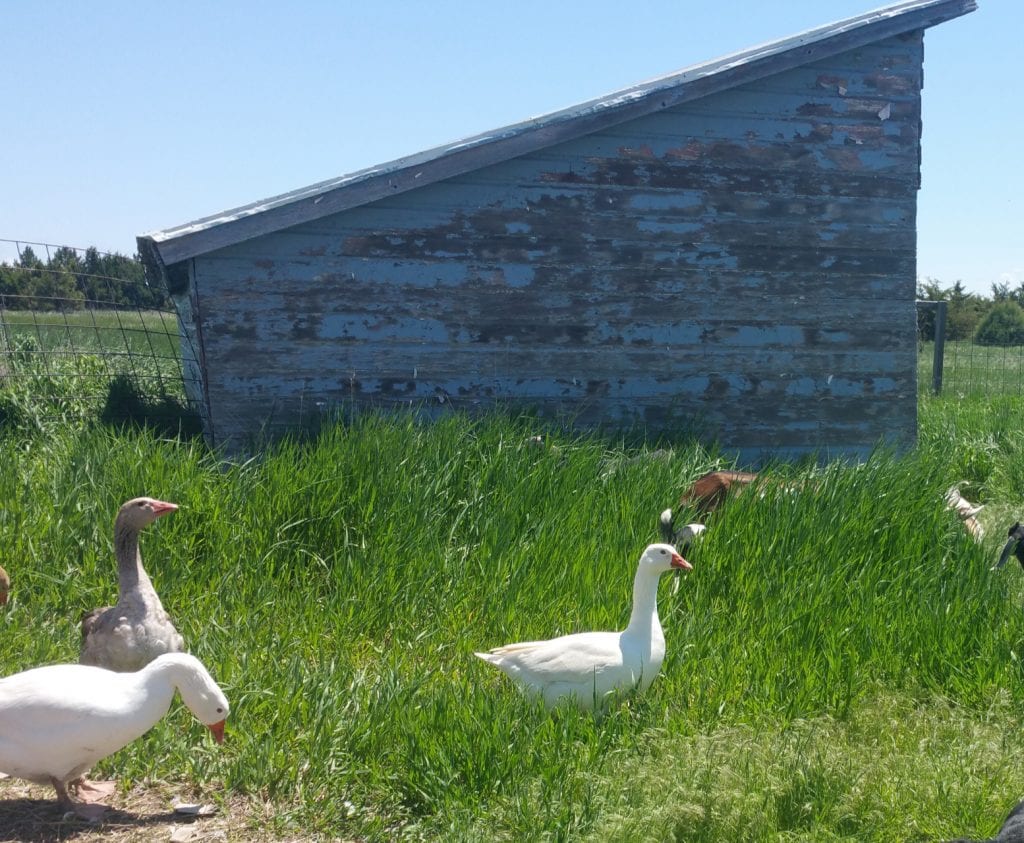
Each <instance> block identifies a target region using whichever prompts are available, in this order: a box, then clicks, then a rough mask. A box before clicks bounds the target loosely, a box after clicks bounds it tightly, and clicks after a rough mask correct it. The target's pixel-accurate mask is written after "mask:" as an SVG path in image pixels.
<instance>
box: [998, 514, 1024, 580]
mask: <svg viewBox="0 0 1024 843" xmlns="http://www.w3.org/2000/svg"><path fill="white" fill-rule="evenodd" d="M1007 535H1008V536H1009V538H1008V539H1007V541H1006V544H1005V545H1003V552H1002V553H1001V554H999V561H998V562H996V564H995V565H993V566H992V570H993V571H994V570H996V569H997V568H1002V567H1003V565H1005V564H1006V561H1007V560H1008V559H1009V558H1010V554H1011V553H1012V554H1013V555H1014V556H1016V557H1017V561H1018V562H1020V566H1021V567H1022V568H1024V527H1022V526H1021V524H1020V521H1018V522H1017V523H1016V524H1014V525H1013V526H1012V527H1010V529H1009V530H1008V531H1007Z"/></svg>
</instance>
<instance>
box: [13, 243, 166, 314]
mask: <svg viewBox="0 0 1024 843" xmlns="http://www.w3.org/2000/svg"><path fill="white" fill-rule="evenodd" d="M0 306H2V307H7V308H10V309H12V310H15V309H18V310H83V309H85V308H87V307H88V308H93V309H114V308H122V309H125V308H127V309H136V308H138V309H141V310H152V309H165V308H169V307H170V306H171V302H170V299H169V297H168V296H167V292H166V290H162V289H158V288H156V287H153V286H151V285H149V284H148V283H147V282H146V275H145V272H144V271H143V269H142V261H140V260H139V259H138V256H134V257H127V256H126V255H121V254H118V253H116V252H115V253H109V252H100V251H99V250H98V249H96V248H95V247H90V248H88V249H86V250H85V251H84V252H83V251H81V250H79V249H72V248H70V247H68V246H61V247H60V248H58V249H55V250H54V251H53V252H52V253H51V254H49V255H48V257H47V259H46V260H45V261H44V260H42V259H41V258H40V257H39V256H38V255H36V253H35V252H34V251H33V250H32V247H31V246H25V247H24V248H23V249H22V251H21V254H20V256H19V258H18V260H17V261H15V262H14V263H0Z"/></svg>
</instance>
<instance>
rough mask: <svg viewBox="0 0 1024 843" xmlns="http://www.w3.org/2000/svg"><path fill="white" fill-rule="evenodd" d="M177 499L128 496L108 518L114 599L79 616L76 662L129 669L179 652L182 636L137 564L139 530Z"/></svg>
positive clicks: (171, 508)
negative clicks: (79, 644) (115, 582)
mask: <svg viewBox="0 0 1024 843" xmlns="http://www.w3.org/2000/svg"><path fill="white" fill-rule="evenodd" d="M177 508H178V507H177V505H176V504H173V503H167V502H166V501H158V500H154V499H153V498H133V499H132V500H130V501H128V502H127V503H125V504H124V505H122V506H121V508H120V509H119V510H118V513H117V518H116V519H115V520H114V551H115V553H116V556H117V579H118V598H117V605H116V606H112V607H107V608H104V609H93V610H92V611H91V612H87V613H86V614H85V615H83V616H82V649H81V655H80V656H79V659H78V660H79V661H80V662H81V663H82V664H89V665H95V666H97V667H105V668H107V669H109V670H117V671H134V670H139V669H140V668H142V667H144V666H145V665H147V664H149V662H151V661H152V660H153V659H155V658H156V657H157V656H159V655H161V654H162V653H180V652H182V651H183V650H184V649H185V642H184V640H183V639H182V637H181V636H180V635H179V634H178V630H176V629H175V628H174V624H172V623H171V619H170V618H169V617H168V616H167V612H166V611H164V607H163V604H162V603H161V602H160V597H159V596H158V595H157V593H156V590H155V589H154V588H153V583H152V582H150V579H149V577H148V576H147V575H146V571H145V569H144V568H143V567H142V554H141V553H139V531H140V530H141V529H142V528H143V527H145V526H146V525H147V524H151V523H152V522H153V521H155V520H156V519H157V518H160V517H161V516H163V515H167V514H168V513H171V512H174V511H175V510H177Z"/></svg>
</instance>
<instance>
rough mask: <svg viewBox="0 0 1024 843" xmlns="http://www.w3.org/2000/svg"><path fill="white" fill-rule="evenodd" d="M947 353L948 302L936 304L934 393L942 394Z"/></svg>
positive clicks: (933, 364) (933, 360) (933, 368)
mask: <svg viewBox="0 0 1024 843" xmlns="http://www.w3.org/2000/svg"><path fill="white" fill-rule="evenodd" d="M945 352H946V302H944V301H940V302H936V303H935V356H934V357H933V358H932V391H933V392H934V393H935V394H936V395H938V394H939V393H941V392H942V361H943V357H944V356H945Z"/></svg>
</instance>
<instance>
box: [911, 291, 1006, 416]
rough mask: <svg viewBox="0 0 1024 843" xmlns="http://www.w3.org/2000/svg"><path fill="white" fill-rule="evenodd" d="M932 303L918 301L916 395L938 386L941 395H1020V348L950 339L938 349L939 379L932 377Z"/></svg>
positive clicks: (933, 343)
mask: <svg viewBox="0 0 1024 843" xmlns="http://www.w3.org/2000/svg"><path fill="white" fill-rule="evenodd" d="M935 304H936V303H935V302H918V342H917V376H918V377H917V380H918V391H919V392H931V391H934V390H933V386H934V385H935V384H936V383H938V384H940V385H941V386H940V389H939V391H940V392H941V393H942V394H944V395H957V396H961V397H977V396H986V395H1018V396H1020V395H1024V346H1021V345H983V344H981V343H977V342H975V341H974V340H973V339H950V338H949V336H948V335H947V336H946V337H945V338H944V340H943V341H942V342H941V343H940V346H941V355H940V357H941V377H940V378H938V379H936V377H935V374H936V372H935V365H936V359H935V339H934V337H935V336H936V334H935V330H934V329H935V324H934V321H933V320H932V318H931V317H930V316H929V311H930V309H931V307H930V306H933V305H935Z"/></svg>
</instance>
